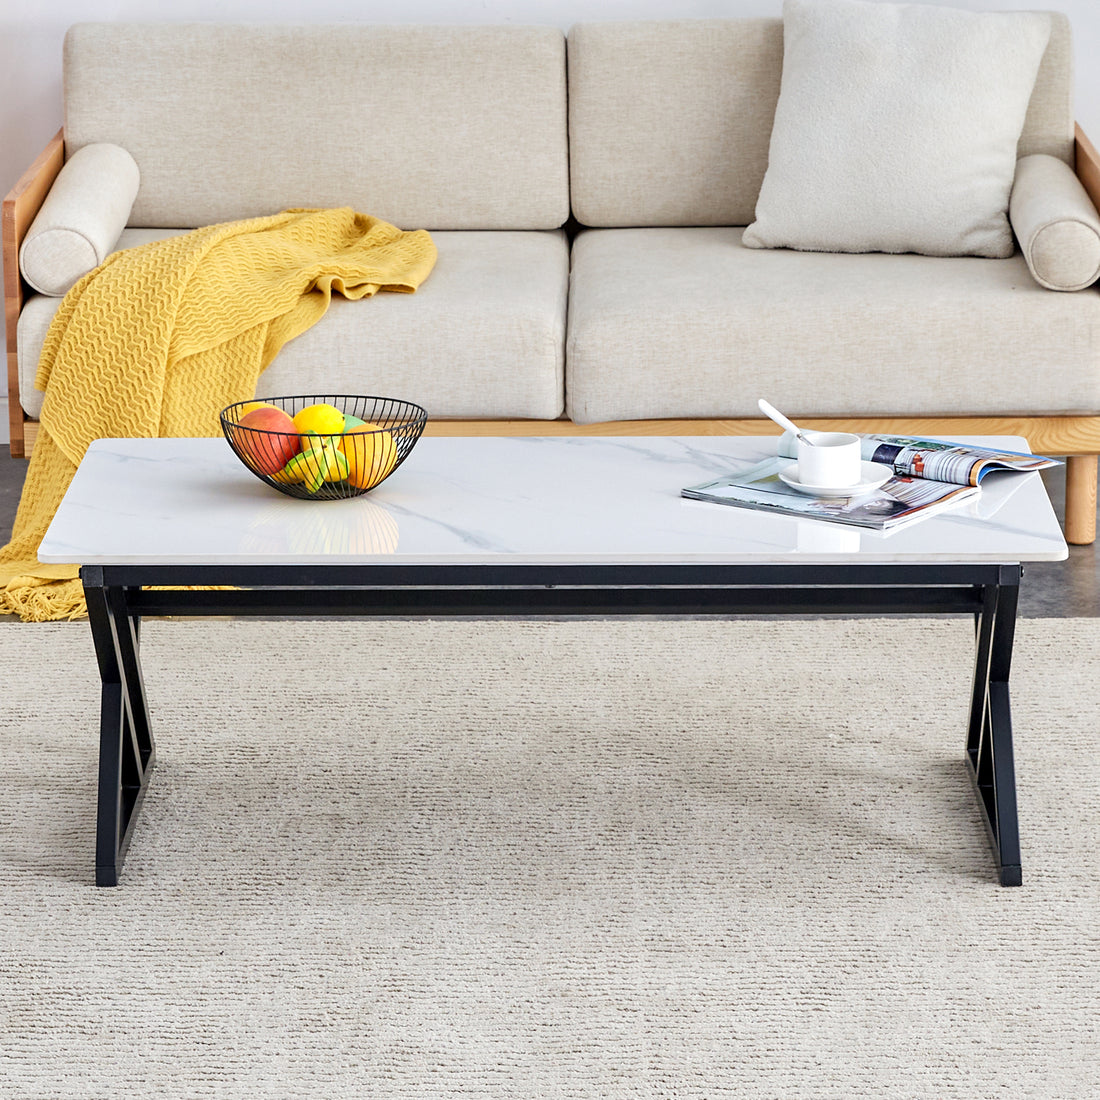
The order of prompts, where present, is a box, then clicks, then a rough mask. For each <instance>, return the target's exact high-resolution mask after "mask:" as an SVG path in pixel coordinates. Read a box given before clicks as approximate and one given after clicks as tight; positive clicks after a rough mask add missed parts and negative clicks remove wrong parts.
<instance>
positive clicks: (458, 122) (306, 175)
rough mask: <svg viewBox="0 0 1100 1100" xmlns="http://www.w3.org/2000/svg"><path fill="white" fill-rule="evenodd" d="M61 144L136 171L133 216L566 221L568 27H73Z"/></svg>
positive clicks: (191, 221)
mask: <svg viewBox="0 0 1100 1100" xmlns="http://www.w3.org/2000/svg"><path fill="white" fill-rule="evenodd" d="M64 64H65V139H66V143H67V148H68V149H69V150H70V151H71V150H73V149H79V148H81V147H82V146H84V145H87V144H88V143H90V142H97V141H109V142H114V143H115V144H118V145H121V146H122V147H123V148H125V149H128V150H129V151H130V152H131V153H132V154H133V156H134V159H135V160H136V161H137V163H138V166H139V168H140V169H141V188H140V190H139V191H138V195H137V200H136V202H135V203H134V210H133V214H132V216H131V218H130V225H132V226H163V225H172V226H181V225H182V226H188V227H196V226H200V225H206V224H210V223H214V222H220V221H229V220H232V219H235V218H245V217H253V216H258V215H264V214H272V213H275V212H276V211H279V210H283V209H285V208H286V207H288V206H307V207H330V206H353V207H355V208H356V209H358V210H362V211H363V212H364V213H367V214H373V215H374V216H376V217H379V218H383V219H384V220H386V221H389V222H392V223H393V224H395V225H397V226H400V227H401V228H402V229H415V228H426V229H549V228H555V227H557V226H560V225H562V224H563V223H564V222H565V220H566V218H567V217H568V214H569V191H568V156H567V149H566V117H565V113H566V106H565V38H564V35H563V33H562V32H561V31H560V30H558V29H556V28H552V27H515V26H467V27H457V26H398V25H393V26H370V25H364V24H356V23H347V24H340V25H329V26H325V25H304V24H302V25H295V26H281V25H266V26H265V25H262V24H251V25H242V24H227V23H202V24H178V23H177V24H173V23H148V24H135V23H85V24H77V25H76V26H74V27H72V28H71V29H70V30H69V33H68V34H67V35H66V38H65V52H64Z"/></svg>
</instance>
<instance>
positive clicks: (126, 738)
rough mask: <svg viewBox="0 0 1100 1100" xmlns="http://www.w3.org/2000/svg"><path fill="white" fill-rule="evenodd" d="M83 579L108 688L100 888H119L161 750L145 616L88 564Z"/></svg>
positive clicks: (102, 741)
mask: <svg viewBox="0 0 1100 1100" xmlns="http://www.w3.org/2000/svg"><path fill="white" fill-rule="evenodd" d="M80 575H81V580H82V581H83V583H84V596H85V599H86V600H87V603H88V619H89V622H90V624H91V628H92V638H93V641H94V643H95V650H96V658H97V660H98V662H99V674H100V679H101V680H102V685H103V686H102V695H101V699H100V717H99V808H98V811H97V821H96V860H95V862H96V870H95V876H96V885H97V886H117V885H118V873H119V870H120V869H121V867H122V861H123V859H125V857H126V850H127V848H128V847H129V845H130V836H131V832H132V827H133V824H134V821H135V820H136V818H137V813H138V810H139V808H140V806H141V801H142V798H144V796H145V789H146V787H147V786H148V784H149V773H150V771H151V770H152V768H153V763H154V760H155V757H156V752H155V747H154V744H153V733H152V730H151V728H150V724H149V708H148V706H147V705H146V699H145V685H144V683H143V681H142V676H141V662H140V660H139V657H138V645H139V634H140V620H139V617H138V616H137V615H135V614H131V613H130V612H129V611H128V610H127V606H126V595H125V589H122V588H119V587H106V586H105V585H104V584H103V573H102V570H101V569H99V568H98V567H96V566H85V567H84V568H83V569H82V570H81V574H80Z"/></svg>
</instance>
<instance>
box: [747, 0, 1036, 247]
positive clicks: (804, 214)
mask: <svg viewBox="0 0 1100 1100" xmlns="http://www.w3.org/2000/svg"><path fill="white" fill-rule="evenodd" d="M1049 36H1050V20H1049V17H1048V16H1047V15H1046V14H1044V13H1041V12H972V11H962V10H959V9H954V8H941V7H933V6H930V5H925V4H888V3H870V2H868V0H785V2H784V5H783V77H782V83H781V85H780V93H779V102H778V104H777V105H776V111H775V123H774V125H773V128H772V135H771V145H770V149H769V155H768V169H767V172H766V174H765V176H764V182H763V185H762V187H761V189H760V196H759V198H758V200H757V204H756V220H755V221H754V222H753V224H752V225H750V226H749V227H748V228H747V229H746V230H745V234H744V238H743V241H744V243H745V244H746V245H748V246H749V247H750V248H797V249H802V250H805V251H814V252H920V253H924V254H926V255H930V256H1010V255H1011V254H1012V251H1013V242H1012V232H1011V230H1010V229H1009V224H1008V218H1007V210H1008V198H1009V193H1010V191H1011V189H1012V179H1013V175H1014V172H1015V167H1016V143H1017V142H1018V141H1019V138H1020V131H1021V130H1022V129H1023V124H1024V116H1025V115H1026V113H1027V107H1028V101H1029V100H1030V98H1031V92H1032V88H1033V87H1034V84H1035V76H1036V73H1037V72H1038V69H1039V63H1040V61H1041V60H1042V57H1043V52H1044V50H1045V49H1046V44H1047V39H1048V38H1049Z"/></svg>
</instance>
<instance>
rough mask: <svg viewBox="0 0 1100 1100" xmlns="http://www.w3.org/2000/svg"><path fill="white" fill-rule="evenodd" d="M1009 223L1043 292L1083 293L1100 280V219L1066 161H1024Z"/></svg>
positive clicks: (1042, 158) (1040, 155) (1039, 157)
mask: <svg viewBox="0 0 1100 1100" xmlns="http://www.w3.org/2000/svg"><path fill="white" fill-rule="evenodd" d="M1009 220H1010V221H1011V222H1012V229H1013V231H1014V232H1015V234H1016V239H1017V240H1018V241H1019V242H1020V250H1021V251H1022V252H1023V254H1024V259H1025V260H1026V261H1027V266H1028V268H1029V269H1030V271H1031V274H1032V275H1033V276H1034V278H1035V281H1036V282H1037V283H1038V284H1039V285H1040V286H1045V287H1046V288H1047V289H1048V290H1083V289H1084V288H1085V287H1087V286H1091V285H1092V284H1093V283H1095V282H1096V280H1097V279H1100V217H1097V214H1096V207H1095V206H1093V205H1092V200H1091V199H1090V198H1089V196H1088V192H1087V191H1085V188H1084V187H1083V186H1082V184H1081V181H1080V180H1079V179H1078V178H1077V177H1076V176H1075V175H1074V174H1073V169H1072V168H1070V166H1069V165H1068V164H1066V163H1065V162H1064V161H1061V160H1059V159H1058V158H1057V157H1052V156H1048V155H1047V154H1045V153H1035V154H1033V155H1031V156H1027V157H1021V158H1020V160H1019V161H1018V162H1017V164H1016V180H1015V183H1014V184H1013V186H1012V199H1011V201H1010V203H1009Z"/></svg>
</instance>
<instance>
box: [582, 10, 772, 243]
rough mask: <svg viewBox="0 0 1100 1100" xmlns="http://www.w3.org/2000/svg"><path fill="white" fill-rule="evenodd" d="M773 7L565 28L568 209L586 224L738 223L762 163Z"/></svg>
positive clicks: (748, 216) (749, 207) (748, 209)
mask: <svg viewBox="0 0 1100 1100" xmlns="http://www.w3.org/2000/svg"><path fill="white" fill-rule="evenodd" d="M782 62H783V28H782V24H781V23H780V22H779V20H778V19H698V20H682V21H674V22H671V21H670V22H656V21H654V22H648V21H647V22H614V23H580V24H577V25H576V26H574V27H573V28H572V29H571V30H570V31H569V148H570V175H571V181H572V196H573V213H574V214H575V216H576V217H577V220H578V221H580V222H581V223H582V224H584V225H599V226H610V225H745V224H746V223H748V222H749V221H751V220H752V216H753V205H754V203H755V202H756V193H757V192H758V191H759V190H760V181H761V180H762V179H763V178H764V170H765V169H766V168H767V166H768V134H769V133H770V131H771V123H772V114H773V112H774V111H775V101H776V97H777V96H778V95H779V77H780V70H781V66H782Z"/></svg>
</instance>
